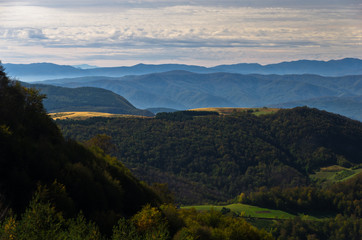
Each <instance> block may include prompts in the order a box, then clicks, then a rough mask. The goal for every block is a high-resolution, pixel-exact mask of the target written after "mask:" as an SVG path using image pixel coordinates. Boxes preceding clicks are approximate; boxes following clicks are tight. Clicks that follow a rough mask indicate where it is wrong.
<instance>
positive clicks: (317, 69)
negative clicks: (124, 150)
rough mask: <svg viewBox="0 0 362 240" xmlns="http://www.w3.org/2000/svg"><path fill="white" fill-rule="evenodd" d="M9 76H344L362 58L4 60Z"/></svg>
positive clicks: (359, 70)
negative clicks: (90, 63)
mask: <svg viewBox="0 0 362 240" xmlns="http://www.w3.org/2000/svg"><path fill="white" fill-rule="evenodd" d="M3 65H4V67H5V68H6V71H7V73H8V75H9V76H12V77H20V78H21V79H22V80H26V81H37V80H38V81H39V80H45V79H47V78H48V79H50V78H54V76H56V77H82V76H109V77H120V76H125V75H142V74H149V73H160V72H167V71H172V70H185V71H190V72H194V73H215V72H229V73H240V74H253V73H255V74H307V73H309V74H317V75H323V76H345V75H360V74H362V60H361V59H358V58H344V59H339V60H329V61H318V60H298V61H290V62H280V63H274V64H266V65H261V64H258V63H237V64H230V65H218V66H214V67H204V66H197V65H186V64H158V65H156V64H142V63H140V64H136V65H134V66H120V67H97V68H91V69H80V68H76V67H72V66H69V65H57V64H54V63H31V64H12V63H7V64H3Z"/></svg>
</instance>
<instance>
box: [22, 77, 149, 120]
mask: <svg viewBox="0 0 362 240" xmlns="http://www.w3.org/2000/svg"><path fill="white" fill-rule="evenodd" d="M22 84H23V85H24V86H26V87H34V88H36V89H39V90H40V92H41V93H42V94H45V95H46V98H45V99H44V100H43V104H44V107H45V109H46V110H47V112H49V113H53V112H87V111H93V112H105V113H116V114H130V115H141V116H154V114H153V113H152V112H150V111H147V110H141V109H137V108H135V107H134V106H133V105H132V104H131V103H130V102H128V101H127V100H126V99H125V98H124V97H122V96H119V95H118V94H116V93H114V92H112V91H109V90H106V89H101V88H94V87H80V88H65V87H57V86H51V85H44V84H27V83H22Z"/></svg>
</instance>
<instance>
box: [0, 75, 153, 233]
mask: <svg viewBox="0 0 362 240" xmlns="http://www.w3.org/2000/svg"><path fill="white" fill-rule="evenodd" d="M92 149H93V150H92V151H91V150H88V149H86V148H85V147H84V146H83V145H80V144H78V143H76V142H74V141H72V140H65V139H64V138H63V137H62V134H61V133H60V131H59V129H58V127H57V126H56V125H55V123H54V122H53V121H52V120H51V119H50V117H49V116H48V115H47V113H46V111H45V109H44V107H43V105H42V96H41V95H39V94H38V92H37V91H36V90H34V89H27V88H24V87H22V86H20V84H19V83H18V82H13V81H10V80H9V79H8V78H7V76H6V75H5V74H4V72H3V69H2V68H0V156H1V157H0V213H1V214H2V213H3V212H6V209H8V208H11V209H12V210H13V211H14V212H15V213H16V214H20V213H22V212H23V211H24V209H25V207H26V206H28V204H29V201H30V200H31V197H32V195H33V193H34V191H35V190H36V189H37V187H38V186H42V187H45V188H47V189H48V190H49V191H48V192H47V194H46V195H47V197H49V200H51V201H52V202H54V203H55V205H56V207H57V209H58V210H59V211H61V212H63V213H64V214H65V215H66V216H73V217H74V216H75V215H76V214H77V213H78V212H79V211H82V212H83V214H84V215H85V216H86V217H87V218H88V219H91V220H92V221H94V222H96V223H97V224H98V225H99V226H100V227H101V229H102V230H104V231H110V230H111V229H112V227H113V225H114V224H115V223H116V221H117V220H118V219H119V218H120V217H123V216H131V215H133V214H135V213H136V212H137V211H139V210H140V209H141V207H142V206H143V205H145V204H146V203H153V204H157V203H158V202H159V199H158V197H157V196H156V195H155V194H154V193H153V192H152V191H151V190H150V189H149V188H148V187H147V186H145V185H144V184H141V183H140V182H139V181H138V180H137V179H136V178H134V177H133V175H132V174H131V173H130V172H129V170H128V169H126V168H125V167H124V166H123V165H122V164H121V163H120V162H118V161H117V160H116V159H115V158H113V157H110V156H108V155H105V154H104V152H103V151H102V150H100V149H99V148H97V147H93V148H92Z"/></svg>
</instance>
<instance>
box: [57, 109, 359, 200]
mask: <svg viewBox="0 0 362 240" xmlns="http://www.w3.org/2000/svg"><path fill="white" fill-rule="evenodd" d="M159 116H161V117H159ZM57 124H58V125H59V126H60V127H61V129H62V132H63V134H64V135H65V136H67V137H71V138H75V139H77V140H80V141H85V140H87V139H89V138H91V137H93V136H95V135H97V134H106V135H109V136H111V137H112V139H113V143H114V144H115V145H116V148H115V151H114V152H113V154H114V155H115V156H117V157H118V158H119V159H120V160H121V161H122V162H124V163H125V164H126V165H127V166H128V167H130V168H131V169H132V171H133V172H134V173H135V174H136V175H137V176H138V177H140V178H142V179H144V180H146V181H149V182H155V181H156V182H167V183H168V184H169V186H170V188H171V190H172V191H174V192H175V194H176V195H177V200H178V201H179V202H183V203H195V202H197V203H200V202H203V201H208V202H210V201H220V200H227V199H230V198H233V197H235V196H236V195H237V194H240V193H241V192H248V191H253V190H255V189H257V188H259V187H262V186H265V187H273V186H280V187H291V186H304V185H308V184H309V181H310V180H309V178H308V174H310V173H312V172H313V171H316V170H318V169H319V168H320V167H324V166H329V165H334V164H336V165H341V166H345V167H351V166H355V165H358V164H360V163H361V161H362V149H361V146H362V123H361V122H358V121H354V120H351V119H348V118H346V117H343V116H340V115H336V114H332V113H328V112H325V111H320V110H317V109H310V108H307V107H299V108H295V109H290V110H280V111H278V112H277V113H275V114H269V115H263V116H255V115H254V114H253V113H248V112H245V113H234V114H231V115H230V116H223V115H221V116H217V115H211V116H200V117H189V116H185V117H182V116H180V114H179V113H178V112H176V113H169V114H166V115H165V114H162V115H157V116H156V119H109V118H107V120H105V119H103V118H94V119H88V120H84V121H67V120H62V121H57Z"/></svg>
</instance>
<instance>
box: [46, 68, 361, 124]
mask: <svg viewBox="0 0 362 240" xmlns="http://www.w3.org/2000/svg"><path fill="white" fill-rule="evenodd" d="M44 83H47V84H53V85H58V86H65V87H73V88H74V87H84V86H89V87H99V88H104V89H108V90H111V91H113V92H115V93H117V94H119V95H121V96H124V97H125V98H126V99H128V100H129V101H130V102H132V103H133V104H134V105H135V106H136V107H138V108H142V109H144V108H158V107H165V108H173V109H189V108H200V107H263V106H270V105H276V104H280V103H288V102H295V101H298V102H303V101H306V100H309V99H315V98H325V97H335V98H340V97H356V96H361V95H362V75H360V76H344V77H322V76H318V75H283V76H281V75H256V74H253V75H241V74H233V73H211V74H197V73H191V72H185V71H172V72H165V73H154V74H146V75H140V76H125V77H120V78H110V77H82V78H72V79H57V80H49V81H44ZM334 103H335V102H333V101H332V102H330V103H329V104H331V106H330V108H328V110H330V111H332V112H336V113H341V114H344V115H346V116H350V117H353V118H356V117H354V116H358V113H353V114H351V113H349V111H355V110H352V105H351V107H350V106H349V105H345V106H344V109H345V110H344V111H343V113H342V112H340V111H339V110H338V109H339V108H333V106H332V105H333V104H334ZM303 105H308V104H303ZM316 107H318V106H316ZM350 108H351V110H350ZM331 109H335V110H331ZM356 111H357V112H361V111H362V108H361V109H360V110H359V109H358V108H357V110H356ZM357 119H360V118H357Z"/></svg>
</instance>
